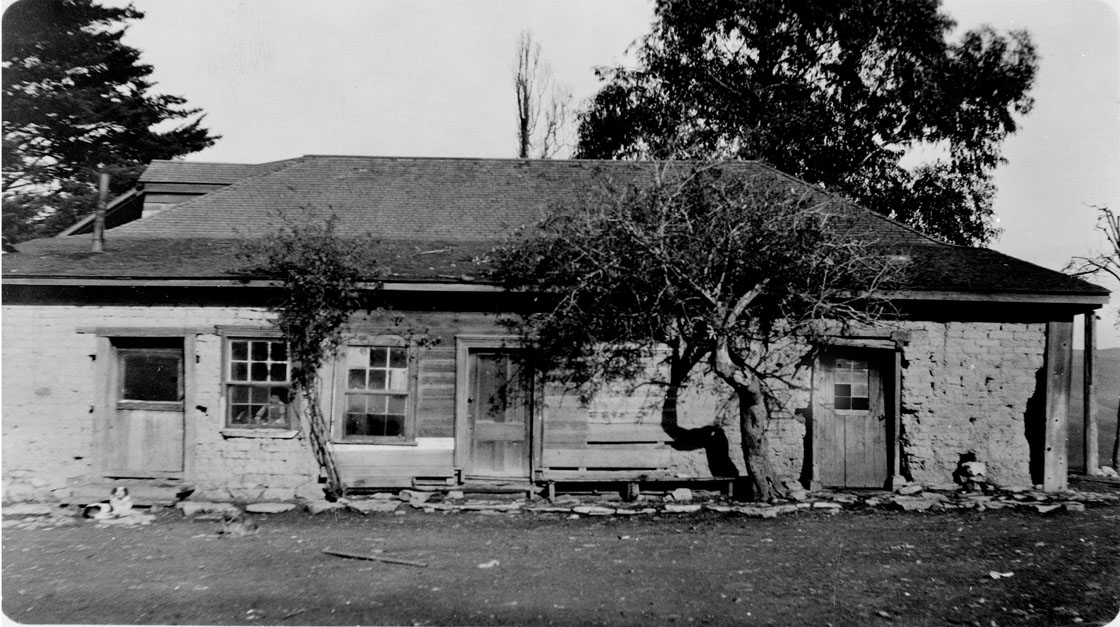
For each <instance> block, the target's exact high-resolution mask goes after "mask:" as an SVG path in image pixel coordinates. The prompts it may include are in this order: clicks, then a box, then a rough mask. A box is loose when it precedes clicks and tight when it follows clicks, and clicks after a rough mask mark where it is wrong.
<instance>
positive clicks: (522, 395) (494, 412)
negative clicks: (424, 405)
mask: <svg viewBox="0 0 1120 627" xmlns="http://www.w3.org/2000/svg"><path fill="white" fill-rule="evenodd" d="M523 356H524V353H523V352H522V351H513V350H503V349H471V350H470V351H469V353H468V358H467V381H468V384H467V385H468V390H467V426H468V430H469V442H468V447H469V455H468V458H467V466H466V469H465V470H466V473H467V474H468V475H471V476H477V477H503V478H528V477H529V471H530V463H529V459H530V455H531V448H530V446H529V443H530V436H529V434H530V427H531V415H532V401H533V399H532V387H533V386H532V383H531V378H532V377H531V375H530V371H529V370H528V367H527V364H526V363H525V360H524V359H523Z"/></svg>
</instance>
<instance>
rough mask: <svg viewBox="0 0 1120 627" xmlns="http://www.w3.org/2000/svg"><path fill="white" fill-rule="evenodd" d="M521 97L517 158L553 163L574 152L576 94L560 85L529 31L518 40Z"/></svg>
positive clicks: (517, 89)
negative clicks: (569, 152) (572, 108)
mask: <svg viewBox="0 0 1120 627" xmlns="http://www.w3.org/2000/svg"><path fill="white" fill-rule="evenodd" d="M513 87H514V92H515V94H516V96H517V156H518V157H520V158H522V159H528V158H530V157H535V158H538V159H550V158H552V157H555V156H556V155H557V154H559V153H560V152H561V151H562V150H565V149H569V148H571V145H572V142H571V141H570V138H569V135H571V134H572V130H571V119H572V111H571V102H572V92H571V89H569V88H568V87H567V86H566V85H563V84H561V83H557V82H556V80H555V79H554V78H553V76H552V68H551V67H550V66H549V64H548V63H546V62H544V61H542V60H541V46H540V44H539V43H537V42H535V41H533V35H532V33H530V32H529V31H527V30H526V31H522V32H521V35H520V36H519V37H518V38H517V56H516V57H515V59H514V66H513Z"/></svg>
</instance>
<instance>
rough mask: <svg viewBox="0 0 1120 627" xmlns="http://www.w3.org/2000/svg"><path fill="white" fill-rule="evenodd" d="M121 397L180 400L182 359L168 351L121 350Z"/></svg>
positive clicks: (145, 399)
mask: <svg viewBox="0 0 1120 627" xmlns="http://www.w3.org/2000/svg"><path fill="white" fill-rule="evenodd" d="M121 365H122V372H121V378H122V389H121V399H122V400H129V401H179V400H182V397H181V396H180V390H181V389H182V386H181V385H180V377H181V371H182V359H181V358H180V356H179V355H173V354H167V353H144V352H139V351H137V352H128V353H123V352H122V353H121Z"/></svg>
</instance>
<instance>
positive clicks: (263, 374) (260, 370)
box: [249, 363, 268, 381]
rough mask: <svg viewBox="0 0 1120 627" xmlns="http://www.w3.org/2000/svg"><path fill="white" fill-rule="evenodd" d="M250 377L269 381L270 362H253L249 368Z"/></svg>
mask: <svg viewBox="0 0 1120 627" xmlns="http://www.w3.org/2000/svg"><path fill="white" fill-rule="evenodd" d="M249 379H250V380H251V381H268V364H258V363H254V364H252V367H251V368H250V370H249Z"/></svg>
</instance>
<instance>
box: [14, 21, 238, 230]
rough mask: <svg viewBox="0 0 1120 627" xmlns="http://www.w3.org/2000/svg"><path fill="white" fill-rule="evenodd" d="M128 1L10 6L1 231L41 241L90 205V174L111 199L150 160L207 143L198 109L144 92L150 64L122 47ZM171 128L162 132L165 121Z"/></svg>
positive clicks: (208, 137)
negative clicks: (119, 4) (103, 178)
mask: <svg viewBox="0 0 1120 627" xmlns="http://www.w3.org/2000/svg"><path fill="white" fill-rule="evenodd" d="M143 16H144V14H143V13H141V12H140V11H138V10H136V9H135V8H134V7H132V6H131V5H130V6H128V7H124V8H111V7H103V6H100V5H97V4H95V3H94V2H93V1H92V0H19V1H18V2H16V3H14V4H12V5H11V6H10V7H9V8H8V9H7V10H6V11H5V12H4V20H3V72H2V76H3V90H4V91H3V116H4V121H3V129H4V132H3V190H4V201H3V222H4V224H3V231H4V236H5V238H7V239H8V240H9V241H20V240H25V239H30V238H32V237H41V236H49V235H53V234H55V233H58V232H59V231H61V230H63V229H64V228H66V227H67V226H69V225H70V224H72V223H73V222H75V221H76V220H77V219H78V218H80V217H81V216H82V215H84V214H87V213H89V212H90V211H92V210H93V209H94V208H95V205H96V195H97V175H98V173H99V172H101V171H105V172H108V173H109V174H110V176H111V188H110V191H111V192H112V193H114V194H118V193H122V192H124V191H127V190H128V189H130V188H131V187H132V186H133V185H134V184H135V182H136V179H137V178H138V177H139V175H140V172H141V170H142V169H143V167H144V165H145V164H146V163H148V162H149V161H151V160H152V159H170V158H173V157H177V156H181V155H185V154H189V153H192V152H195V151H198V150H201V149H203V148H206V147H208V146H211V145H213V143H214V142H215V140H217V139H218V136H216V135H211V134H210V131H209V130H208V129H206V128H203V127H202V126H201V122H202V118H203V116H202V115H201V112H200V110H199V109H195V108H190V107H187V106H185V105H186V100H185V99H184V98H182V97H180V96H170V95H164V94H152V93H150V90H151V88H152V87H153V85H154V83H153V82H152V81H151V80H150V78H149V77H150V76H151V74H152V66H150V65H146V64H144V63H141V62H140V51H139V50H137V49H136V48H133V47H131V46H127V45H125V44H124V43H122V37H123V36H124V33H125V30H126V26H123V25H122V24H123V23H124V22H127V21H130V20H137V19H140V18H142V17H143ZM175 122H178V124H174V125H172V126H171V127H170V128H168V126H169V124H168V123H175Z"/></svg>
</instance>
